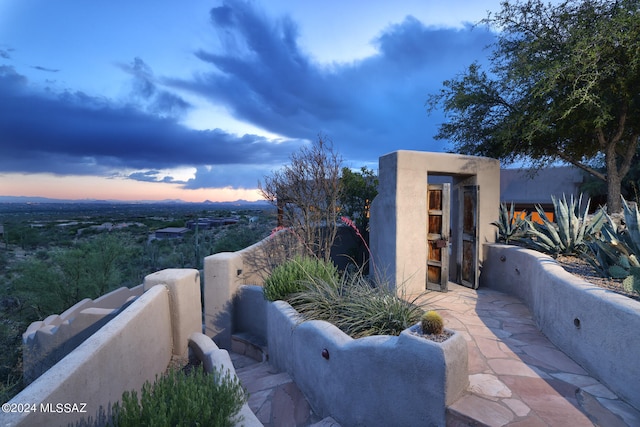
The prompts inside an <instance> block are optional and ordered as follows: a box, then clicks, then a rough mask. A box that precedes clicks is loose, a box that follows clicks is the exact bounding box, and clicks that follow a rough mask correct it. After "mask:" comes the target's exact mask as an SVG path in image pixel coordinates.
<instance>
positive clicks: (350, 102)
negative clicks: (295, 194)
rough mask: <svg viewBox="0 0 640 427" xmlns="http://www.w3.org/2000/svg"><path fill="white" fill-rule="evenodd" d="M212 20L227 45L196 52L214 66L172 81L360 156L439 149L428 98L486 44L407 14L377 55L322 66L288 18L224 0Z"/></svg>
mask: <svg viewBox="0 0 640 427" xmlns="http://www.w3.org/2000/svg"><path fill="white" fill-rule="evenodd" d="M211 24H212V27H213V28H214V29H215V30H216V31H217V33H218V35H219V37H220V39H221V40H222V42H223V43H222V45H223V46H226V49H225V50H224V51H222V52H219V51H209V50H206V49H202V50H199V51H198V52H197V53H196V54H197V56H198V57H199V58H200V59H201V60H202V61H205V62H207V63H209V64H211V66H212V68H213V70H212V71H211V72H210V73H206V74H201V75H199V76H198V77H197V78H195V79H193V80H191V81H185V80H182V81H175V80H174V81H170V82H169V83H170V84H172V85H174V86H176V87H180V88H187V89H189V90H192V91H193V92H195V93H197V94H200V95H203V96H206V97H208V98H209V99H210V100H211V101H212V102H216V103H224V104H225V105H226V106H227V107H228V108H229V109H230V110H231V111H233V113H234V115H235V116H236V118H238V119H240V120H245V121H248V122H251V123H253V124H255V125H257V126H259V127H262V128H264V129H266V130H268V131H270V132H273V133H276V134H280V135H286V136H288V137H292V138H301V139H312V138H313V136H314V135H315V134H317V133H318V132H323V133H326V134H327V135H329V136H331V137H333V139H334V142H335V143H336V145H337V146H338V147H339V148H340V150H341V151H342V152H343V153H344V154H345V155H346V157H351V158H357V159H365V158H368V159H371V158H372V157H373V158H374V159H375V158H377V157H378V156H379V155H382V154H384V153H385V152H388V151H393V150H395V149H400V148H404V149H407V148H410V149H422V150H435V151H442V146H441V143H436V142H434V141H433V139H432V136H433V135H434V134H435V133H436V132H435V128H436V126H435V124H434V121H435V120H441V117H437V116H434V117H431V118H429V117H427V115H426V113H425V109H424V103H425V101H426V99H427V96H428V94H429V93H433V92H436V91H437V90H438V88H439V87H440V85H441V83H442V81H443V80H445V79H448V78H451V77H452V76H453V75H455V74H457V73H459V72H461V71H462V70H463V68H464V67H465V66H466V65H467V64H470V63H471V62H473V61H474V60H476V59H478V60H482V56H483V55H482V54H483V48H484V47H486V46H487V45H488V44H490V43H491V42H492V41H493V36H492V34H491V33H489V32H487V31H484V30H482V29H479V28H478V29H475V30H474V31H471V26H470V25H468V26H467V27H466V28H464V29H446V28H430V27H426V26H424V25H423V24H422V23H421V22H419V21H418V20H417V19H415V18H413V17H411V16H408V17H406V19H405V20H404V21H403V22H401V23H399V24H396V25H392V26H390V27H388V28H386V29H385V30H384V31H383V32H382V33H381V34H380V35H379V37H378V38H377V39H375V40H373V41H372V42H373V43H375V45H376V46H377V48H378V54H377V55H374V56H372V57H369V58H367V59H364V60H361V61H356V62H353V63H347V64H332V65H329V66H327V65H325V64H318V63H315V62H313V60H312V59H311V58H310V57H309V56H308V55H305V53H304V52H303V51H302V50H301V49H300V47H299V46H298V44H297V34H298V30H297V27H296V24H295V23H294V22H292V21H291V20H289V19H287V18H283V19H281V20H279V21H277V22H275V23H274V22H270V21H269V20H268V19H267V18H266V17H265V16H264V15H263V14H261V13H260V11H258V10H256V8H255V6H254V5H253V4H252V3H248V2H242V1H236V0H228V1H225V2H224V4H223V6H220V7H217V8H214V9H212V10H211ZM372 150H377V151H375V152H373V151H372Z"/></svg>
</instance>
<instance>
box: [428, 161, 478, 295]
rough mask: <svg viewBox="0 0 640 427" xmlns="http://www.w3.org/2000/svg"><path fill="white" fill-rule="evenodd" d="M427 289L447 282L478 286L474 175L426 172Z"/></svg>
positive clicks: (439, 287)
mask: <svg viewBox="0 0 640 427" xmlns="http://www.w3.org/2000/svg"><path fill="white" fill-rule="evenodd" d="M426 198H427V201H426V208H427V212H426V219H427V221H426V223H427V224H426V227H427V230H426V231H427V233H426V234H427V242H426V245H427V260H426V263H427V265H426V276H427V277H426V289H428V290H437V291H442V292H446V291H447V290H448V284H449V282H453V283H457V284H460V285H463V286H466V287H469V288H472V289H477V288H478V279H479V277H478V276H479V274H478V251H479V239H478V209H479V208H478V205H479V204H478V200H479V186H478V185H477V184H476V176H475V175H464V174H442V173H440V174H428V176H427V191H426Z"/></svg>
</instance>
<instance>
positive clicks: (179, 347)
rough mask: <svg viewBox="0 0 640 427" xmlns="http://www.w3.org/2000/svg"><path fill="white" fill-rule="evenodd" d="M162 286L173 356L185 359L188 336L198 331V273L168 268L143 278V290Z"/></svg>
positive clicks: (200, 311)
mask: <svg viewBox="0 0 640 427" xmlns="http://www.w3.org/2000/svg"><path fill="white" fill-rule="evenodd" d="M156 285H164V286H166V287H167V289H168V290H169V309H170V312H171V333H172V335H173V354H174V355H176V356H179V357H187V356H188V350H189V349H188V346H189V336H191V334H192V333H194V332H201V331H202V308H201V306H202V302H201V298H200V273H199V272H198V270H194V269H178V268H169V269H166V270H162V271H157V272H155V273H152V274H149V275H148V276H146V277H145V278H144V282H143V286H144V290H145V291H146V290H148V289H149V288H151V287H153V286H156Z"/></svg>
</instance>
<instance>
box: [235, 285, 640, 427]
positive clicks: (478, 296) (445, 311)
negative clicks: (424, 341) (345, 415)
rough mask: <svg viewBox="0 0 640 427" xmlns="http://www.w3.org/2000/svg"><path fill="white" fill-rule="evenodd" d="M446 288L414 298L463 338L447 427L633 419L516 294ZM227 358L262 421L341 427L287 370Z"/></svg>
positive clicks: (631, 422) (635, 422)
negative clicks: (464, 372)
mask: <svg viewBox="0 0 640 427" xmlns="http://www.w3.org/2000/svg"><path fill="white" fill-rule="evenodd" d="M449 290H450V291H449V292H446V293H442V292H429V293H427V294H425V296H423V297H421V299H420V301H419V302H420V303H424V304H425V308H426V309H435V310H437V311H438V312H439V313H440V314H442V316H443V318H444V319H445V326H446V327H447V328H449V329H453V330H456V331H458V332H460V333H461V334H462V335H463V336H464V337H465V339H466V341H467V344H468V349H469V387H468V389H467V393H466V394H465V395H463V396H462V397H461V398H460V399H458V400H457V401H456V402H455V403H454V404H453V405H451V406H450V407H449V408H448V410H447V427H462V426H474V427H476V426H477V427H481V426H512V427H539V426H540V427H542V426H563V427H564V426H570V427H582V426H600V427H618V426H634V427H635V426H640V412H639V411H637V410H636V409H634V408H633V407H632V406H630V405H628V404H627V403H625V402H623V401H622V400H620V399H618V397H617V396H616V395H615V394H614V393H613V392H611V390H609V389H608V388H607V387H606V386H605V385H603V384H601V383H600V382H599V381H598V380H596V379H595V378H593V377H591V376H590V375H589V374H588V373H587V372H586V371H585V370H584V369H582V368H581V367H580V366H579V365H578V364H576V363H575V362H574V361H573V360H571V359H570V358H569V357H568V356H566V355H565V354H564V353H563V352H561V351H560V350H558V349H557V348H556V347H555V346H554V345H553V344H552V343H551V342H550V341H549V340H548V339H547V338H546V337H545V336H544V335H543V334H542V333H541V332H540V331H539V330H538V328H537V327H536V324H535V322H534V321H533V319H532V317H531V313H530V311H529V309H528V308H527V307H526V305H525V304H524V303H522V302H521V301H520V300H519V299H517V298H514V297H511V296H508V295H506V294H503V293H501V292H497V291H494V290H491V289H486V288H480V289H478V290H477V291H476V290H472V289H468V288H465V287H462V286H459V285H455V284H451V283H450V284H449ZM234 350H237V347H236V348H234ZM594 351H597V349H594ZM240 352H241V353H244V354H248V352H243V351H240ZM231 358H232V361H233V363H234V366H235V367H236V372H237V374H238V377H239V378H240V381H241V382H242V383H243V385H244V386H245V388H247V389H248V391H249V393H250V397H249V406H250V408H251V410H253V411H254V413H255V414H256V415H257V416H258V419H259V420H260V422H262V423H263V424H264V425H265V426H267V427H285V426H286V427H289V426H290V427H298V426H313V427H340V425H339V424H338V423H337V422H336V421H335V420H333V419H332V418H326V419H322V420H321V419H320V418H319V417H317V416H316V415H315V414H313V412H312V411H311V408H310V407H309V404H308V403H307V401H306V399H305V398H304V396H303V395H302V393H301V392H300V390H299V389H298V387H297V386H296V385H295V383H294V382H293V381H292V380H291V378H290V377H289V375H288V374H286V373H282V372H276V371H274V370H273V368H271V366H270V365H269V364H268V362H266V361H263V362H258V361H256V360H254V359H256V357H254V358H250V357H247V356H244V355H240V354H236V353H231ZM258 359H259V357H258ZM630 381H638V379H630ZM399 425H401V424H399ZM345 427H346V426H345ZM391 427H393V426H391Z"/></svg>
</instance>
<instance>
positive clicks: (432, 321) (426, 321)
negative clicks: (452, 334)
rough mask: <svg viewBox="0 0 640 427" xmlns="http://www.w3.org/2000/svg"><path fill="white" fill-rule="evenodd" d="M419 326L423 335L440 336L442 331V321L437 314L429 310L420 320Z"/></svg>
mask: <svg viewBox="0 0 640 427" xmlns="http://www.w3.org/2000/svg"><path fill="white" fill-rule="evenodd" d="M420 326H421V327H422V333H424V334H433V335H440V334H441V333H442V332H443V331H444V320H443V319H442V316H440V315H439V314H438V313H437V312H435V311H433V310H429V311H427V312H426V313H425V314H423V315H422V317H421V318H420Z"/></svg>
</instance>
